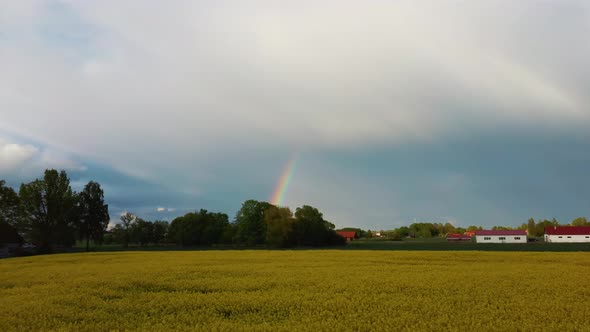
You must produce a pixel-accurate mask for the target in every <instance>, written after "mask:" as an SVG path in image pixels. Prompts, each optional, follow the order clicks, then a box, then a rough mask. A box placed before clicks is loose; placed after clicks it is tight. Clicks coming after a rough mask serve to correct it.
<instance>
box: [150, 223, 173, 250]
mask: <svg viewBox="0 0 590 332" xmlns="http://www.w3.org/2000/svg"><path fill="white" fill-rule="evenodd" d="M169 227H170V225H169V224H168V222H167V221H159V220H156V221H154V227H153V232H154V234H153V241H154V244H156V245H157V244H160V243H162V242H164V241H165V239H166V236H167V235H168V228H169Z"/></svg>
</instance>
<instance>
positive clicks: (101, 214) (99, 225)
mask: <svg viewBox="0 0 590 332" xmlns="http://www.w3.org/2000/svg"><path fill="white" fill-rule="evenodd" d="M79 213H80V221H79V226H78V234H79V237H80V239H86V251H88V249H89V244H90V239H92V240H93V241H94V242H96V243H102V240H103V236H104V232H105V230H106V229H107V226H108V225H109V220H110V219H111V217H110V216H109V206H108V205H106V204H104V193H103V191H102V189H101V188H100V184H98V183H97V182H94V181H90V182H88V184H87V185H86V186H85V187H84V190H82V192H81V193H80V196H79Z"/></svg>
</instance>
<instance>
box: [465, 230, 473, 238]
mask: <svg viewBox="0 0 590 332" xmlns="http://www.w3.org/2000/svg"><path fill="white" fill-rule="evenodd" d="M463 235H465V236H469V237H471V236H475V231H467V232H465V233H463Z"/></svg>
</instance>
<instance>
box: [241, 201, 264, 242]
mask: <svg viewBox="0 0 590 332" xmlns="http://www.w3.org/2000/svg"><path fill="white" fill-rule="evenodd" d="M271 206H272V205H271V204H269V203H267V202H259V201H255V200H247V201H245V202H244V203H243V204H242V208H241V209H240V210H239V211H238V213H237V214H236V240H237V242H238V243H244V244H246V245H250V246H251V245H257V244H264V242H265V239H266V223H265V222H264V212H265V211H266V210H268V209H269V208H270V207H271Z"/></svg>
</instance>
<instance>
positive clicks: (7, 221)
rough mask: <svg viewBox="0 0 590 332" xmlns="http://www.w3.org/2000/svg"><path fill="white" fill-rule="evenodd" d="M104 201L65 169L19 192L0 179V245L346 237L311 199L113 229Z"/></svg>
mask: <svg viewBox="0 0 590 332" xmlns="http://www.w3.org/2000/svg"><path fill="white" fill-rule="evenodd" d="M109 221H110V216H109V211H108V205H107V204H105V203H104V192H103V190H102V189H101V187H100V184H99V183H97V182H94V181H90V182H88V184H87V185H86V186H85V187H84V189H83V190H82V191H81V192H80V193H77V192H75V191H73V190H72V188H71V186H70V179H69V178H68V176H67V174H66V172H65V171H63V170H62V171H60V172H58V171H56V170H53V169H51V170H46V171H45V174H44V176H43V178H42V179H36V180H34V181H32V182H30V183H26V184H24V183H23V184H21V186H20V189H19V191H18V192H16V191H15V190H14V189H12V188H11V187H8V186H6V182H5V181H3V180H0V233H1V234H0V244H2V243H10V242H21V243H22V242H25V241H26V242H28V243H31V244H34V245H35V246H37V248H39V249H40V250H41V251H46V252H51V251H52V250H53V249H54V248H56V247H72V246H74V245H75V243H76V241H81V242H83V243H85V246H86V249H87V250H88V249H89V246H90V243H91V242H92V243H94V244H103V243H107V244H121V245H123V246H129V244H137V245H142V246H145V245H148V244H154V245H159V244H175V245H180V246H207V245H215V244H235V245H245V246H268V247H276V248H287V247H296V246H314V247H316V246H335V245H343V244H345V243H346V241H345V240H344V239H343V238H342V237H341V236H339V235H338V234H337V233H336V232H335V230H334V224H332V223H330V222H328V221H326V220H324V218H323V214H322V213H321V212H320V211H319V210H318V209H316V208H314V207H312V206H308V205H304V206H302V207H299V208H297V209H296V210H295V212H294V213H293V212H292V211H291V210H290V209H289V208H287V207H279V206H275V205H272V204H270V203H268V202H260V201H256V200H248V201H246V202H244V203H243V204H242V207H241V208H240V210H239V211H238V213H237V214H236V216H235V218H234V220H233V221H231V222H230V220H229V217H228V215H227V214H224V213H213V212H209V211H207V210H200V211H195V212H190V213H187V214H185V215H184V216H180V217H177V218H175V219H174V220H173V221H172V222H170V223H168V222H167V221H161V220H156V221H149V220H145V219H142V218H140V217H138V216H136V215H134V214H133V213H130V212H126V213H125V214H123V215H122V216H121V217H120V223H119V224H117V225H115V226H114V228H113V229H112V230H110V231H107V227H108V224H109Z"/></svg>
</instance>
